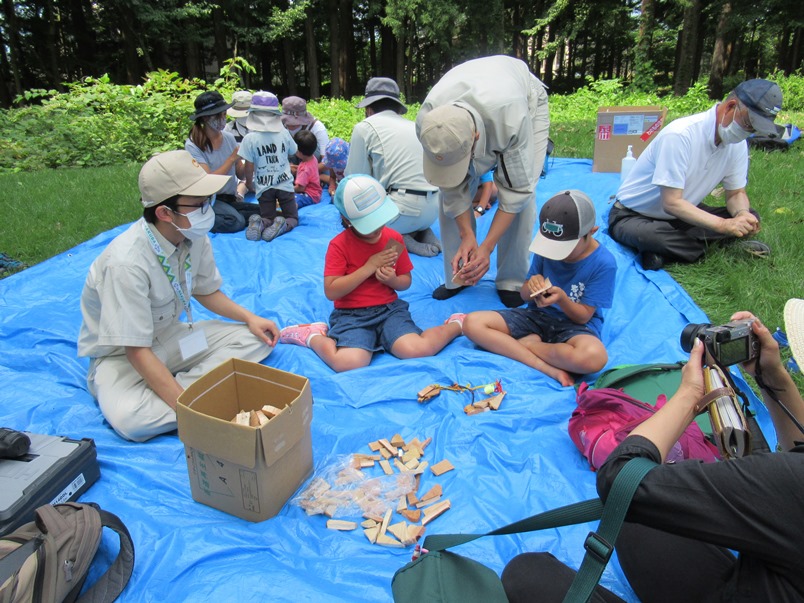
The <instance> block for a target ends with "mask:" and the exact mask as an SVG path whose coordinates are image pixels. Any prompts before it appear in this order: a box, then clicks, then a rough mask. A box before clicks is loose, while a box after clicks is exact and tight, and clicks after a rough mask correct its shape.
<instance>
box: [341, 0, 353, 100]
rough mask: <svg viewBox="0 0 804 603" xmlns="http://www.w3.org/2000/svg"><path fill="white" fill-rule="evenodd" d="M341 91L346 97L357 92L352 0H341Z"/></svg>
mask: <svg viewBox="0 0 804 603" xmlns="http://www.w3.org/2000/svg"><path fill="white" fill-rule="evenodd" d="M338 14H339V16H340V22H341V23H340V33H341V39H342V45H341V60H340V72H341V91H342V94H343V96H344V98H351V97H353V96H355V95H356V94H357V60H356V55H355V28H354V11H353V8H352V0H340V10H339V11H338Z"/></svg>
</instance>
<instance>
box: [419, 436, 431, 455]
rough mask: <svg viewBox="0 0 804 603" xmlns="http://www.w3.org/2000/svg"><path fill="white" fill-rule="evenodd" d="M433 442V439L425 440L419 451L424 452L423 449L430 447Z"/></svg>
mask: <svg viewBox="0 0 804 603" xmlns="http://www.w3.org/2000/svg"><path fill="white" fill-rule="evenodd" d="M432 441H433V438H427V439H426V440H425V441H424V442H422V445H421V449H422V452H424V449H425V448H427V447H428V446H429V445H430V442H432Z"/></svg>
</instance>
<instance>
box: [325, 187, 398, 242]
mask: <svg viewBox="0 0 804 603" xmlns="http://www.w3.org/2000/svg"><path fill="white" fill-rule="evenodd" d="M332 202H333V203H334V204H335V207H337V208H338V211H339V212H341V215H342V216H343V217H344V218H346V219H347V220H349V222H350V223H351V224H352V226H353V227H354V229H355V230H356V231H357V232H359V233H360V234H364V235H367V234H371V233H372V232H374V231H375V230H377V229H378V228H380V227H382V226H385V225H386V224H388V223H389V222H390V221H391V220H393V219H394V218H396V217H397V216H398V215H399V208H398V207H397V206H396V203H394V202H393V201H392V200H391V197H389V196H388V195H386V193H385V189H384V188H383V187H382V184H380V183H379V182H377V181H376V180H375V179H374V178H372V177H371V176H368V175H367V174H350V175H349V176H347V177H346V178H344V179H343V180H341V182H340V184H338V188H337V190H336V191H335V199H334V200H333V201H332Z"/></svg>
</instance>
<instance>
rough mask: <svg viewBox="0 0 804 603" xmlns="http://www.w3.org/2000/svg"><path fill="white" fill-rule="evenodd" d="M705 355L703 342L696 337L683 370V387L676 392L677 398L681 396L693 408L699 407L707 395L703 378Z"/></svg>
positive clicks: (679, 387)
mask: <svg viewBox="0 0 804 603" xmlns="http://www.w3.org/2000/svg"><path fill="white" fill-rule="evenodd" d="M703 355H704V345H703V342H701V340H700V339H698V338H697V337H696V338H695V343H693V344H692V350H691V351H690V358H689V360H688V361H687V364H685V365H684V368H682V369H681V385H679V386H678V391H677V392H676V396H679V395H680V396H681V397H682V399H684V400H685V401H687V402H689V403H690V405H691V406H692V407H693V408H695V407H697V406H698V403H699V402H700V401H701V399H702V398H703V397H704V394H705V393H706V389H705V388H704V378H703Z"/></svg>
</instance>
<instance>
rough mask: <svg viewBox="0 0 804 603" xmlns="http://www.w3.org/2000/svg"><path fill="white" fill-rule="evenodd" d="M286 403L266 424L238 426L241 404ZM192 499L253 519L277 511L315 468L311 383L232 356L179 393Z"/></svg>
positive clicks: (254, 406) (252, 406) (257, 406)
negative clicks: (311, 432) (311, 430)
mask: <svg viewBox="0 0 804 603" xmlns="http://www.w3.org/2000/svg"><path fill="white" fill-rule="evenodd" d="M265 404H271V405H273V406H276V407H277V408H281V409H282V412H280V413H279V414H278V415H277V416H275V417H274V418H273V419H271V420H270V421H268V422H267V423H266V424H265V425H263V426H261V427H249V426H245V425H236V424H234V423H232V422H231V419H232V418H234V416H235V415H236V414H237V413H238V412H240V411H241V410H257V409H260V408H262V407H263V405H265ZM176 414H177V417H178V419H177V420H178V427H179V439H180V440H181V441H182V442H183V443H184V451H185V456H186V457H187V470H188V472H189V474H190V489H191V491H192V495H193V499H194V500H196V501H198V502H200V503H204V504H205V505H209V506H210V507H215V508H216V509H220V510H221V511H226V512H227V513H231V514H232V515H237V516H238V517H242V518H243V519H247V520H249V521H263V520H265V519H268V518H269V517H273V516H274V515H276V514H277V513H278V512H279V510H280V509H281V508H282V506H283V505H284V504H285V502H287V500H288V499H289V498H290V497H291V496H292V495H293V493H294V492H295V491H296V489H297V488H298V487H299V486H300V485H301V483H302V482H303V481H304V480H305V479H306V478H307V476H309V475H310V473H312V470H313V447H312V441H311V438H310V423H311V422H312V419H313V397H312V394H311V393H310V382H309V381H308V380H307V379H306V378H305V377H301V376H299V375H294V374H292V373H286V372H284V371H279V370H276V369H273V368H270V367H267V366H264V365H262V364H256V363H254V362H247V361H245V360H237V359H231V360H227V361H226V362H224V363H223V364H221V365H220V366H218V367H216V368H214V369H212V370H211V371H209V372H208V373H207V374H206V375H204V376H203V377H201V378H200V379H199V380H198V381H196V382H195V383H193V384H192V385H190V386H189V387H188V388H187V389H186V390H185V391H184V392H183V393H182V394H181V396H179V403H178V406H177V408H176Z"/></svg>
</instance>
